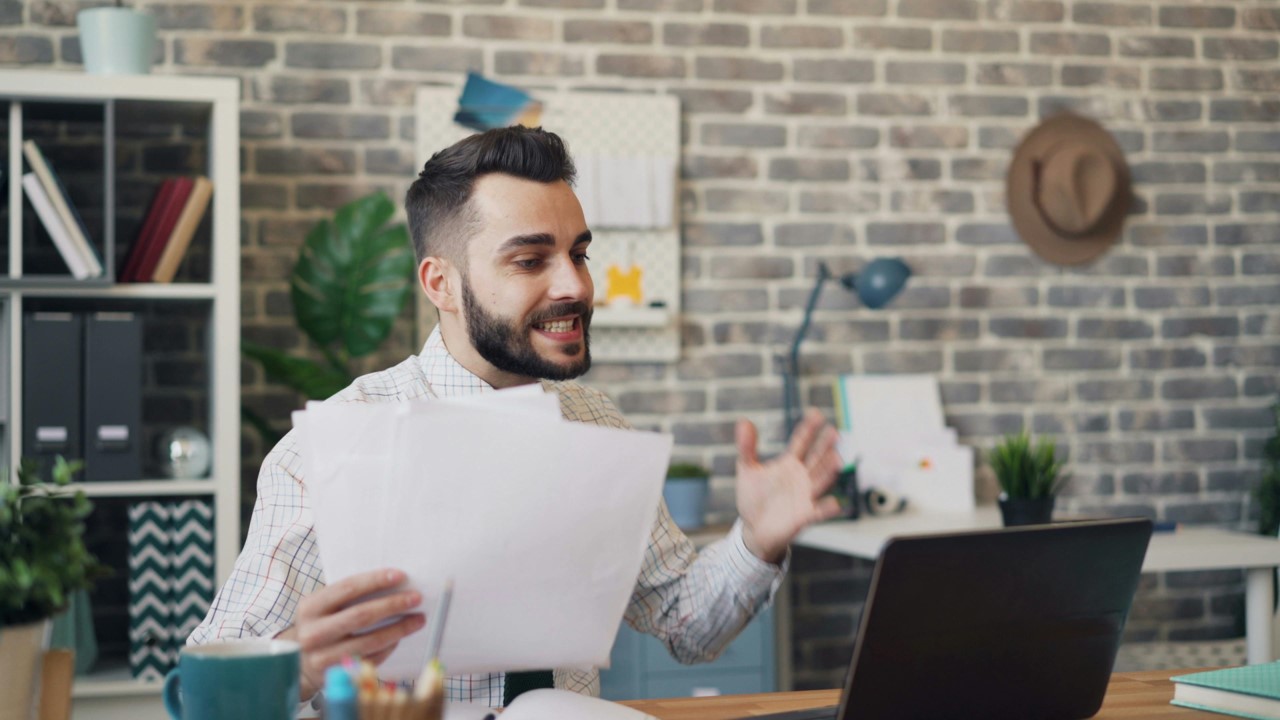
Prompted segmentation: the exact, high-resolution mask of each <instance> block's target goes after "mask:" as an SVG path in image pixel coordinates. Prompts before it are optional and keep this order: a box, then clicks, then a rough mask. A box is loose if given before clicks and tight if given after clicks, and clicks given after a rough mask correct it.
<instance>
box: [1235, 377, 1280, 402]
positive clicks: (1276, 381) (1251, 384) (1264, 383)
mask: <svg viewBox="0 0 1280 720" xmlns="http://www.w3.org/2000/svg"><path fill="white" fill-rule="evenodd" d="M1278 391H1280V378H1277V377H1276V376H1275V375H1262V376H1259V377H1247V378H1245V380H1244V394H1245V395H1246V396H1247V397H1257V396H1260V395H1266V396H1269V397H1274V396H1275V394H1276V393H1277V392H1278Z"/></svg>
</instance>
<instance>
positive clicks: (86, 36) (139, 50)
mask: <svg viewBox="0 0 1280 720" xmlns="http://www.w3.org/2000/svg"><path fill="white" fill-rule="evenodd" d="M76 25H77V26H79V28H80V53H81V54H82V55H83V56H84V69H85V72H87V73H90V74H91V75H146V74H147V73H149V72H151V57H152V55H153V54H154V53H155V47H156V19H155V18H154V17H152V16H151V15H148V14H147V13H144V12H138V11H137V10H132V9H130V8H122V7H98V8H89V9H88V10H81V11H80V13H79V14H78V15H76Z"/></svg>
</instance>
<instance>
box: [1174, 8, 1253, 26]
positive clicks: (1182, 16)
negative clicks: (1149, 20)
mask: <svg viewBox="0 0 1280 720" xmlns="http://www.w3.org/2000/svg"><path fill="white" fill-rule="evenodd" d="M1246 12H1248V11H1246ZM1160 24H1161V25H1163V26H1165V27H1176V28H1195V29H1197V30H1203V29H1207V28H1229V27H1231V26H1233V25H1235V24H1236V11H1235V8H1232V7H1211V6H1203V5H1171V6H1167V7H1162V8H1160Z"/></svg>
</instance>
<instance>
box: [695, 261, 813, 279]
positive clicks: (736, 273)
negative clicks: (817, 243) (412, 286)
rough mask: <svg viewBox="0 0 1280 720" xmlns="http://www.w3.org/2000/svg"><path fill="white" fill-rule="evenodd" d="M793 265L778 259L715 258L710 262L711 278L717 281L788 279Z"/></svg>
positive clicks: (793, 268)
mask: <svg viewBox="0 0 1280 720" xmlns="http://www.w3.org/2000/svg"><path fill="white" fill-rule="evenodd" d="M794 271H795V263H794V262H792V261H791V259H789V258H780V257H731V256H730V257H725V256H720V257H715V258H712V260H711V277H712V278H715V279H718V280H754V279H767V280H777V279H780V278H789V277H791V275H792V273H793V272H794Z"/></svg>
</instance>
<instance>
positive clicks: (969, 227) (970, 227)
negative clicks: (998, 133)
mask: <svg viewBox="0 0 1280 720" xmlns="http://www.w3.org/2000/svg"><path fill="white" fill-rule="evenodd" d="M964 162H966V161H962V160H956V161H953V163H952V166H951V176H952V177H954V178H956V179H958V180H983V179H991V178H989V177H986V176H985V175H984V174H983V173H978V172H970V171H967V170H961V171H957V168H956V165H957V164H961V163H964ZM975 162H977V161H975ZM955 239H956V242H958V243H960V244H961V245H979V246H981V245H1016V244H1018V243H1019V242H1021V241H1020V240H1019V239H1018V235H1017V234H1016V233H1015V232H1014V231H1013V228H1011V227H1009V226H1008V225H1003V224H1002V225H994V224H984V223H965V224H964V225H961V226H960V227H958V228H956V234H955Z"/></svg>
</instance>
